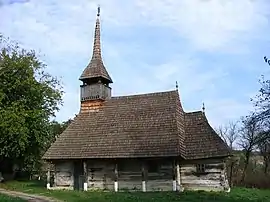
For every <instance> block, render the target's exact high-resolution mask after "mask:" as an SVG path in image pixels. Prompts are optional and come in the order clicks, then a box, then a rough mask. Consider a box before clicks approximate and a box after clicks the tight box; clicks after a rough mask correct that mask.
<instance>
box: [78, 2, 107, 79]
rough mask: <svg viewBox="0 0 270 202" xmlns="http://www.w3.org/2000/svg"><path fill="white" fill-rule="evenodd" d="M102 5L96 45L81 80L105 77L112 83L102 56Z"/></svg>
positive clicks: (97, 23) (95, 37)
mask: <svg viewBox="0 0 270 202" xmlns="http://www.w3.org/2000/svg"><path fill="white" fill-rule="evenodd" d="M99 17H100V7H98V11H97V19H96V27H95V35H94V45H93V55H92V59H91V61H90V63H89V64H88V65H87V67H86V68H85V69H84V71H83V73H82V75H81V76H80V80H85V79H91V78H103V79H106V80H107V81H108V83H112V79H111V77H110V75H109V74H108V72H107V70H106V68H105V66H104V64H103V61H102V57H101V43H100V19H99Z"/></svg>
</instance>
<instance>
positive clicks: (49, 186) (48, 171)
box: [47, 163, 51, 189]
mask: <svg viewBox="0 0 270 202" xmlns="http://www.w3.org/2000/svg"><path fill="white" fill-rule="evenodd" d="M50 172H51V163H49V165H48V168H47V189H50V188H51V185H50V181H51V176H50Z"/></svg>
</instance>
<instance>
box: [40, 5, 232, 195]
mask: <svg viewBox="0 0 270 202" xmlns="http://www.w3.org/2000/svg"><path fill="white" fill-rule="evenodd" d="M99 15H100V12H99V9H98V14H97V19H96V27H95V35H94V47H93V55H92V59H91V61H90V63H89V64H88V66H87V67H86V68H85V70H84V71H83V73H82V75H81V76H80V80H81V81H82V85H81V86H80V88H81V99H80V100H81V106H80V112H79V113H78V115H77V116H76V117H75V118H74V120H73V121H72V123H71V124H70V125H69V126H68V128H67V129H66V130H65V131H64V132H63V133H62V134H61V135H60V136H59V137H58V138H57V139H56V141H55V142H54V143H53V144H52V145H51V147H50V148H49V149H48V151H47V152H46V153H45V155H44V156H43V159H44V160H46V161H48V162H50V163H51V164H52V165H53V169H52V170H50V169H51V168H52V167H50V168H49V169H48V176H47V178H48V184H47V188H48V189H79V190H85V191H86V190H92V189H102V190H112V191H121V190H138V191H143V192H145V191H183V190H216V191H229V190H230V188H229V186H228V180H227V177H226V167H225V160H226V158H227V157H228V156H229V155H230V151H229V149H228V147H227V145H226V144H225V143H224V142H223V141H222V140H221V138H220V137H219V136H218V135H217V134H216V132H215V131H214V130H213V128H212V127H211V126H210V125H209V123H208V121H207V118H206V116H205V114H204V112H203V111H195V112H189V113H187V112H184V110H183V108H182V105H181V102H180V99H179V94H178V91H177V90H173V91H165V92H154V93H149V94H137V95H127V96H118V97H114V96H112V95H111V87H110V84H111V83H112V82H113V81H112V78H111V77H110V75H109V73H108V72H107V70H106V68H105V66H104V63H103V61H102V55H101V44H100V20H99ZM52 176H53V180H50V178H51V177H52Z"/></svg>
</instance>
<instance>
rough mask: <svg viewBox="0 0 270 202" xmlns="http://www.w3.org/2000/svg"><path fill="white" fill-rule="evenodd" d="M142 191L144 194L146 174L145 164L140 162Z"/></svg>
mask: <svg viewBox="0 0 270 202" xmlns="http://www.w3.org/2000/svg"><path fill="white" fill-rule="evenodd" d="M142 191H143V192H146V173H145V163H144V162H142Z"/></svg>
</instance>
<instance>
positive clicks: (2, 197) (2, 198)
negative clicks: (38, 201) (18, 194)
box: [0, 194, 26, 202]
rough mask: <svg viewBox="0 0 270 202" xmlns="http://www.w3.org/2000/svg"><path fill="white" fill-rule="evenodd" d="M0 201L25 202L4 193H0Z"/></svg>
mask: <svg viewBox="0 0 270 202" xmlns="http://www.w3.org/2000/svg"><path fill="white" fill-rule="evenodd" d="M0 201H1V202H26V200H23V199H19V198H14V197H11V196H7V195H4V194H0Z"/></svg>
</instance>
